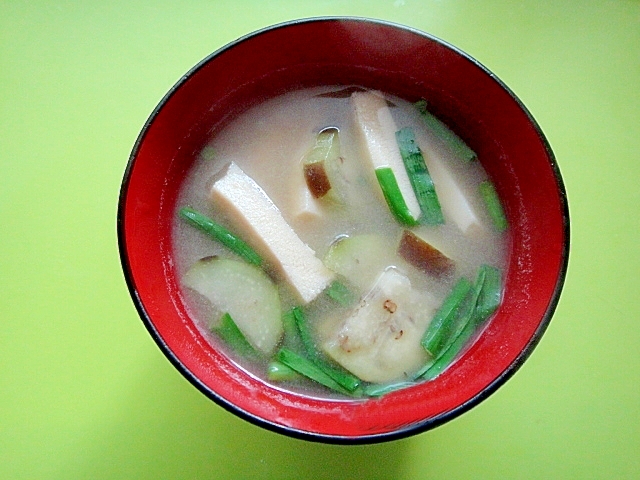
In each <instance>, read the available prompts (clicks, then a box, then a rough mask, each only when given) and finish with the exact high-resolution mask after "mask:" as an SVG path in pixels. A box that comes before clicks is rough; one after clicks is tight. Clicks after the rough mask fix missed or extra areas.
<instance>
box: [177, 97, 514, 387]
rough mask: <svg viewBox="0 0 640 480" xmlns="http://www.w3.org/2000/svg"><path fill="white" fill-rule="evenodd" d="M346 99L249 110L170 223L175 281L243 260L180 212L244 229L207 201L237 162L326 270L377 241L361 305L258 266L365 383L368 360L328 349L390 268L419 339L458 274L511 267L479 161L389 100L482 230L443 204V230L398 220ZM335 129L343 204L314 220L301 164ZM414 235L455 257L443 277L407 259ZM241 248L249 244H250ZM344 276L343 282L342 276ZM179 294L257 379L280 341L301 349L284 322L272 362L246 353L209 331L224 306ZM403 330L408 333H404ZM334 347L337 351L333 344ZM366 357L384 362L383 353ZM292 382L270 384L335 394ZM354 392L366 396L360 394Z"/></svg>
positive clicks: (408, 106)
mask: <svg viewBox="0 0 640 480" xmlns="http://www.w3.org/2000/svg"><path fill="white" fill-rule="evenodd" d="M356 90H357V89H356ZM342 92H345V90H344V87H319V88H312V89H305V90H299V91H294V92H290V93H287V94H284V95H282V96H279V97H276V98H273V99H270V100H268V101H265V102H264V103H262V104H259V105H256V106H254V107H252V108H250V109H248V110H247V111H246V112H244V113H242V114H241V115H239V116H238V117H237V118H235V119H234V120H233V121H232V122H230V123H229V124H228V125H226V126H225V127H224V128H222V129H221V130H220V131H218V132H215V134H214V135H213V136H212V138H211V140H210V142H209V143H208V144H207V145H206V146H205V147H204V148H203V149H202V151H201V152H200V153H199V155H198V158H197V160H196V161H195V163H194V165H193V167H192V169H191V170H190V172H189V173H188V175H187V177H186V179H185V181H184V184H183V186H182V187H181V191H180V194H179V198H178V201H177V209H176V215H175V223H174V225H173V245H174V259H175V266H176V269H177V273H178V278H183V277H184V276H185V275H186V274H187V273H188V272H189V270H190V269H191V268H192V266H193V265H194V264H196V263H197V262H198V261H200V260H201V259H203V258H208V257H212V256H215V257H220V258H229V259H234V260H238V256H237V255H236V254H234V253H232V252H230V251H229V249H228V248H227V247H225V246H223V245H221V244H220V243H219V242H217V241H215V240H212V239H211V238H210V237H208V236H207V235H205V234H203V233H202V231H200V230H198V229H196V228H194V227H193V226H192V225H190V224H188V223H187V222H185V221H184V219H182V218H180V216H179V215H178V210H179V209H180V208H182V207H184V206H190V207H192V208H193V209H195V210H197V211H199V212H202V213H203V214H204V215H206V216H207V217H209V218H211V219H214V220H215V221H216V222H219V223H220V224H221V225H224V226H226V227H227V228H228V229H229V230H231V231H232V232H234V233H235V231H236V230H237V226H236V223H235V217H234V215H235V214H234V213H233V212H229V211H228V210H225V208H224V207H221V206H220V205H219V204H216V202H214V201H212V199H211V193H210V192H211V188H212V185H213V184H214V183H215V182H216V181H217V180H218V179H219V178H221V177H222V176H224V175H225V171H226V169H227V168H228V165H229V164H235V165H237V166H238V167H239V168H240V169H241V170H242V172H244V173H245V174H246V175H247V176H248V177H250V178H251V179H253V181H255V183H256V184H258V185H259V187H260V188H261V189H262V190H263V191H264V193H265V194H266V195H267V196H268V197H269V198H270V199H271V201H272V202H273V204H274V205H275V206H276V207H277V209H278V210H279V212H280V214H281V216H282V218H283V219H284V220H285V221H286V223H287V224H288V225H289V226H290V227H291V229H292V230H293V231H294V232H295V234H296V235H297V236H298V237H299V238H300V240H301V241H302V242H303V243H304V244H306V245H308V246H309V247H310V248H311V249H312V250H313V251H314V252H315V256H316V257H317V258H318V259H320V260H321V261H323V262H325V263H327V262H328V261H327V260H326V259H327V258H328V257H327V256H328V255H329V254H330V252H331V251H332V248H334V247H335V246H336V244H338V243H339V242H340V241H341V240H343V239H345V238H350V239H353V238H357V239H363V240H362V244H363V245H365V248H369V245H373V246H372V247H371V248H372V253H371V254H367V253H366V252H364V253H363V255H369V257H368V259H367V262H368V264H370V266H371V268H372V269H373V271H371V272H366V273H362V274H360V271H358V272H359V273H358V275H357V278H353V279H351V281H347V282H346V283H347V285H348V287H349V288H350V289H351V291H352V293H353V295H354V297H355V300H354V301H353V302H352V303H350V304H339V303H336V302H334V301H332V299H331V298H328V297H327V296H326V295H325V294H323V293H321V294H318V295H317V296H316V297H315V298H314V299H313V300H311V301H309V302H301V301H300V299H299V297H298V296H297V295H296V294H295V291H293V289H292V288H291V286H290V285H288V282H287V281H286V280H284V279H283V276H282V275H281V273H280V272H279V270H278V268H276V267H275V266H274V265H273V262H272V261H271V260H270V259H269V258H267V259H266V261H265V263H264V264H263V265H262V266H261V268H262V269H263V270H264V271H265V272H266V273H267V275H268V276H269V278H270V279H271V280H272V281H273V283H274V284H275V285H276V288H277V291H278V294H279V299H280V306H281V310H282V312H283V313H284V312H287V311H289V310H290V309H291V308H293V307H300V306H301V307H302V308H303V309H304V311H305V316H306V320H307V321H308V324H309V325H310V326H311V330H312V334H313V340H314V342H315V346H316V348H317V351H318V352H320V355H321V356H322V357H324V360H326V361H327V362H328V363H331V364H339V365H342V367H344V368H345V369H346V370H348V371H351V370H356V372H352V373H357V372H361V371H364V372H366V375H365V376H367V375H368V374H369V371H368V370H367V367H366V366H362V365H361V363H362V362H363V361H365V360H366V358H368V357H362V358H361V359H356V360H355V361H354V362H351V360H345V363H341V362H340V361H339V360H340V358H341V357H340V356H337V357H336V356H332V355H331V354H330V352H331V351H332V350H331V349H334V350H335V349H339V348H340V347H344V345H345V342H348V341H349V340H345V337H346V335H345V334H344V332H343V333H342V334H338V333H336V332H338V331H340V329H341V328H342V329H344V328H345V327H344V322H345V318H347V317H350V316H353V315H354V313H353V312H354V310H357V309H358V308H361V307H362V304H363V302H364V301H365V300H363V299H365V298H366V297H367V295H368V294H369V293H370V291H371V289H372V288H373V286H374V284H376V281H377V279H378V278H379V277H380V276H381V275H382V274H383V272H385V271H389V269H391V270H393V272H394V275H396V273H397V275H396V277H397V279H399V280H398V281H399V282H401V283H402V282H407V283H406V284H407V285H409V284H410V286H411V292H412V293H411V295H410V298H409V297H407V298H408V299H407V300H406V301H407V302H409V303H410V304H411V308H410V309H409V314H408V315H409V318H410V320H411V327H412V328H413V327H415V329H416V332H417V333H416V332H414V334H417V335H419V336H420V337H422V334H423V333H424V332H425V331H426V330H427V328H428V326H429V324H430V322H431V320H432V318H433V317H434V315H435V314H436V312H437V311H438V309H439V308H440V307H441V305H442V304H443V302H444V301H445V299H446V298H447V296H448V295H449V293H450V292H451V291H452V289H453V288H454V286H455V285H456V283H457V281H458V280H459V279H460V278H461V277H465V278H468V279H469V280H470V281H471V282H473V281H474V279H475V278H476V273H477V272H478V269H479V268H480V267H481V266H482V265H491V266H493V267H495V268H497V269H503V267H504V264H505V257H506V248H507V246H506V236H505V233H504V232H500V231H497V230H496V229H495V228H493V227H492V220H491V218H490V216H489V214H488V213H487V209H486V207H485V206H484V204H483V200H482V198H481V195H480V194H479V193H478V186H479V185H480V184H481V183H482V182H485V181H486V180H487V175H486V173H485V172H484V170H483V169H482V167H481V165H480V163H479V162H478V161H471V162H464V161H461V160H460V159H459V158H456V155H455V153H454V152H452V151H451V149H450V148H448V146H447V145H446V143H444V142H443V141H442V140H441V139H440V138H439V137H438V136H437V135H436V134H435V133H434V132H433V131H430V130H429V128H428V127H427V126H426V125H425V123H424V121H423V119H422V118H421V115H420V113H419V112H418V110H416V108H415V107H414V105H413V104H412V103H410V102H407V101H405V100H403V99H400V98H396V97H394V96H390V95H385V100H386V103H387V105H388V110H389V112H390V113H391V116H392V117H393V120H394V122H395V125H396V126H397V128H398V129H400V128H403V127H410V128H411V129H412V130H413V132H414V133H415V138H416V141H417V144H418V145H419V147H420V149H421V150H422V153H423V155H424V158H425V161H426V164H427V167H428V168H429V170H430V171H431V174H432V176H433V181H434V183H435V188H436V192H437V193H438V195H440V191H439V188H440V187H439V184H438V182H437V180H438V177H437V175H436V173H437V168H433V169H432V165H431V163H430V160H431V159H433V158H437V159H439V160H440V161H441V162H443V163H444V164H446V165H447V168H448V174H449V175H451V176H453V178H455V179H456V182H457V183H456V184H457V185H458V187H459V188H460V191H461V192H462V193H463V194H464V196H465V198H466V199H467V200H468V202H469V204H470V205H471V208H472V210H473V211H474V212H475V214H476V217H477V221H478V225H479V226H474V227H472V228H470V229H468V230H467V231H463V230H462V229H461V227H460V226H459V225H458V224H457V223H456V222H455V221H453V220H452V218H450V216H449V214H448V213H447V209H446V208H445V206H444V204H443V208H442V209H443V215H444V223H443V224H439V225H423V224H418V225H411V226H407V225H403V224H401V222H399V221H398V219H397V218H396V216H394V214H393V213H392V212H391V210H390V207H389V206H388V204H387V203H385V199H384V197H383V195H382V194H381V193H380V186H379V185H378V183H377V180H376V176H375V174H374V172H373V170H372V169H371V168H370V162H368V160H367V159H366V158H365V157H366V155H367V154H366V152H365V150H366V149H365V147H364V146H363V145H364V141H363V138H362V131H361V128H360V127H359V126H358V124H357V120H356V116H355V115H354V107H353V99H352V98H351V95H348V94H346V93H344V94H343V93H342ZM327 127H334V128H335V129H337V131H338V132H339V133H338V136H339V147H340V164H339V176H340V181H341V187H340V190H341V191H340V200H339V201H338V202H333V201H327V202H324V203H323V202H322V201H320V204H321V205H320V213H319V214H307V213H308V212H304V211H303V210H304V207H301V200H300V195H301V193H300V192H301V191H302V190H301V189H304V177H303V174H302V169H301V164H302V161H303V159H304V158H305V155H307V153H308V152H309V151H310V149H312V148H313V146H314V144H315V143H316V139H317V138H318V137H317V136H318V134H319V132H321V131H322V130H323V129H326V128H327ZM301 185H302V187H301ZM443 202H444V197H441V203H443ZM316 213H317V212H316ZM407 230H408V231H411V232H413V233H415V235H417V236H418V237H419V238H421V239H423V240H425V241H427V242H428V243H429V244H430V245H432V246H434V247H435V248H436V249H438V250H439V251H441V252H442V253H443V254H445V255H446V257H448V258H449V259H451V260H452V261H453V267H452V268H449V269H448V270H447V271H446V272H445V273H442V274H430V273H428V272H427V273H425V271H424V270H423V269H421V268H417V267H416V266H415V265H413V264H411V262H409V261H407V260H406V259H405V258H403V257H402V256H401V255H398V253H397V251H398V243H399V241H400V239H401V237H402V235H403V232H405V231H407ZM244 240H245V241H247V243H249V244H251V243H252V241H251V238H244ZM370 240H371V242H370ZM367 242H370V243H367ZM380 252H382V253H380ZM239 261H242V260H239ZM340 261H342V260H340ZM367 262H365V263H367ZM356 263H359V259H356ZM396 277H394V278H396ZM337 278H340V279H342V278H343V277H342V272H340V275H339V276H338V277H337ZM394 281H395V280H394ZM367 285H369V287H367ZM238 288H239V289H242V288H243V286H242V285H238ZM389 288H391V287H389ZM393 288H395V287H393ZM182 293H183V298H184V300H185V302H186V305H187V307H188V310H189V312H190V315H191V316H192V318H193V320H194V322H195V324H196V325H197V326H198V328H199V329H200V330H201V331H202V333H203V335H204V336H205V337H206V338H207V339H208V341H210V342H211V343H212V344H213V345H214V346H215V348H216V349H220V350H222V351H224V352H225V353H226V354H227V355H228V356H229V357H230V358H231V359H232V360H233V361H234V362H236V363H238V364H239V365H240V366H241V367H242V368H244V369H246V370H247V371H249V372H250V373H251V374H252V375H255V376H257V377H260V378H263V379H266V378H267V373H266V372H267V365H268V364H269V363H270V362H271V361H272V360H273V358H275V355H276V352H277V351H278V350H279V349H280V347H282V346H283V345H284V346H287V347H290V348H291V349H293V350H296V349H297V350H298V351H299V352H302V351H304V346H303V345H302V343H301V342H300V341H297V340H294V341H291V340H290V339H287V338H286V335H287V329H286V326H285V328H284V334H283V336H282V337H281V338H282V339H281V340H280V341H279V343H278V345H277V347H276V349H275V350H274V351H273V353H272V354H270V355H250V356H249V357H246V356H244V355H241V354H239V353H238V352H235V351H234V350H233V349H232V348H229V346H228V345H225V344H224V342H222V341H221V340H220V339H219V338H218V336H217V335H216V334H214V333H211V332H210V330H209V327H210V325H211V323H212V321H214V322H215V321H217V318H213V317H217V316H219V315H220V314H221V313H223V312H221V311H220V310H219V309H218V308H215V307H214V308H212V307H211V305H210V302H209V301H208V300H206V299H205V298H203V296H202V295H200V294H198V293H195V292H194V291H193V289H191V288H183V289H182ZM394 305H395V304H394ZM394 308H395V306H394ZM354 321H355V320H354ZM398 334H399V335H400V334H408V333H406V332H405V330H402V329H401V330H399V333H398ZM340 335H342V336H340ZM338 337H339V339H338ZM403 341H404V340H403ZM407 341H409V340H407ZM332 342H333V343H332ZM413 343H414V344H415V342H413ZM329 344H331V345H332V346H328V345H329ZM412 345H413V344H412ZM414 347H415V345H414V346H413V347H411V348H413V349H414V350H415V348H414ZM344 348H346V347H344ZM416 352H417V351H416ZM342 353H344V352H342ZM342 353H341V354H342ZM368 355H371V358H377V357H375V355H376V354H375V353H369V354H368ZM381 355H383V354H381ZM415 355H420V354H419V353H415ZM424 355H425V357H424V362H429V361H432V360H433V359H432V358H430V356H429V355H428V354H426V353H425V354H424ZM388 361H392V359H390V358H386V357H385V359H384V362H388ZM350 362H351V363H350ZM424 362H423V360H419V359H418V358H417V357H416V360H415V361H414V362H413V363H409V364H407V365H410V371H405V370H403V369H400V370H401V371H402V374H400V375H396V374H393V373H389V374H388V375H387V374H385V373H384V371H383V370H384V367H383V366H381V367H380V368H378V369H377V370H376V371H375V372H372V373H371V378H373V380H366V379H365V380H364V381H363V385H370V384H376V383H380V384H387V383H396V382H404V381H412V380H413V378H414V376H415V373H416V371H418V370H420V363H424ZM352 367H353V368H352ZM380 372H382V373H380ZM292 378H293V379H292V380H288V379H284V380H282V381H279V382H273V383H274V385H275V386H276V387H278V388H286V389H290V390H296V391H302V392H304V393H306V394H311V395H320V396H323V395H324V396H332V397H333V396H335V395H336V393H335V392H333V391H331V390H330V389H326V388H324V387H322V386H319V385H318V384H316V383H314V382H313V381H310V380H307V379H305V378H303V376H299V377H292ZM418 381H420V380H418ZM338 395H339V394H338ZM357 396H363V395H362V393H359V394H358V395H357Z"/></svg>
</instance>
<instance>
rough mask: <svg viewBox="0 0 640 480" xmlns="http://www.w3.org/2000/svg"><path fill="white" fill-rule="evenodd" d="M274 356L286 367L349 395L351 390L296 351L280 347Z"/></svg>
mask: <svg viewBox="0 0 640 480" xmlns="http://www.w3.org/2000/svg"><path fill="white" fill-rule="evenodd" d="M276 358H277V359H278V361H280V362H282V363H284V364H285V365H286V366H287V367H289V368H291V369H292V370H295V371H296V372H298V373H300V374H302V375H304V376H305V377H307V378H310V379H311V380H313V381H315V382H318V383H319V384H321V385H324V386H325V387H328V388H330V389H332V390H336V391H338V392H340V393H344V394H345V395H351V392H350V391H349V390H347V389H345V388H344V387H343V386H342V385H340V384H339V383H338V382H336V381H335V380H334V379H333V378H332V377H331V376H329V375H328V374H327V373H325V372H324V370H322V369H321V368H320V367H319V366H318V365H317V364H316V363H314V362H312V361H311V360H309V359H307V358H304V357H302V356H300V355H298V354H297V353H295V352H293V351H292V350H289V349H288V348H282V349H280V351H279V352H278V354H277V356H276Z"/></svg>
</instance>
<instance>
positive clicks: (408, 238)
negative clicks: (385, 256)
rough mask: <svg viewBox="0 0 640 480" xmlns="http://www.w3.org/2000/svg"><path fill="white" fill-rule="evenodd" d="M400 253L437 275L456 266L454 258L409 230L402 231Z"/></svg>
mask: <svg viewBox="0 0 640 480" xmlns="http://www.w3.org/2000/svg"><path fill="white" fill-rule="evenodd" d="M398 254H399V255H400V256H401V257H402V258H404V259H405V260H406V261H407V262H409V263H410V264H411V265H413V266H414V267H416V268H418V269H419V270H422V271H423V272H426V273H429V274H431V275H435V276H441V275H446V274H447V273H450V272H451V271H452V270H453V269H454V268H455V263H454V262H453V260H451V259H450V258H449V257H447V256H446V255H445V254H443V253H442V252H441V251H440V250H438V249H437V248H435V247H433V246H431V245H430V244H429V243H427V242H425V241H424V240H423V239H421V238H420V237H418V236H417V235H416V234H415V233H413V232H411V231H409V230H404V232H403V233H402V238H401V239H400V246H399V247H398Z"/></svg>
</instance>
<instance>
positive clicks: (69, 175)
mask: <svg viewBox="0 0 640 480" xmlns="http://www.w3.org/2000/svg"><path fill="white" fill-rule="evenodd" d="M99 5H101V6H99ZM318 15H357V16H369V17H375V18H381V19H386V20H391V21H394V22H399V23H404V24H407V25H410V26H413V27H416V28H419V29H422V30H425V31H427V32H430V33H432V34H435V35H436V36H439V37H440V38H443V39H444V40H446V41H448V42H451V43H453V44H455V45H457V46H458V47H460V48H462V49H463V50H466V51H467V52H468V53H470V54H471V55H473V56H475V57H476V58H477V59H478V60H479V61H480V62H482V63H483V64H484V65H486V66H487V67H488V68H490V69H491V70H493V71H494V72H495V73H496V74H497V75H498V76H499V77H500V78H501V79H502V80H503V81H505V82H506V83H507V84H508V85H509V86H510V87H511V88H512V89H513V91H514V92H515V93H516V94H517V95H518V96H519V97H520V98H521V99H522V100H523V102H524V103H525V104H526V105H527V106H528V108H529V109H530V110H531V112H532V113H533V115H534V116H535V117H536V119H537V120H538V122H539V123H540V125H541V126H542V129H543V130H544V132H545V134H546V135H547V137H548V139H549V141H550V143H551V145H552V147H553V149H554V151H555V153H556V156H557V158H558V162H559V164H560V168H561V170H562V173H563V176H564V180H565V182H566V187H567V191H568V196H569V202H570V209H571V221H572V232H571V233H572V254H571V258H570V268H569V274H568V277H567V282H566V285H565V290H564V294H563V296H562V299H561V301H560V304H559V307H558V310H557V313H556V315H555V317H554V319H553V321H552V323H551V326H550V328H549V330H548V331H547V334H546V335H545V337H544V338H543V339H542V342H541V343H540V345H539V347H538V348H537V349H536V351H535V352H534V354H533V355H532V357H531V358H530V360H529V361H528V362H527V363H526V364H525V366H524V367H523V368H522V369H521V370H520V371H519V372H518V373H517V374H516V375H515V377H513V378H512V379H511V380H510V381H509V382H507V384H506V385H505V386H504V387H503V388H501V389H500V390H498V392H497V393H496V394H494V395H493V396H491V397H490V398H489V399H488V400H487V401H485V402H484V403H482V404H480V405H479V406H478V407H477V408H475V409H473V410H472V411H470V412H468V413H467V414H465V415H463V416H462V417H459V418H458V419H456V420H454V421H453V422H451V423H449V424H446V425H444V426H442V427H440V428H437V429H436V430H434V431H432V432H428V433H425V434H422V435H419V436H416V437H413V438H410V439H407V440H403V441H397V442H393V443H388V444H382V445H373V446H362V447H339V446H325V445H318V444H312V443H306V442H302V441H298V440H292V439H289V438H286V437H283V436H280V435H276V434H273V433H270V432H267V431H264V430H261V429H259V428H257V427H254V426H252V425H250V424H248V423H246V422H244V421H242V420H239V419H237V418H236V417H234V416H233V415H231V414H229V413H227V412H226V411H225V410H223V409H222V408H220V407H218V406H216V405H215V404H213V403H212V402H210V401H209V400H207V399H206V398H205V397H204V396H203V395H202V394H200V393H199V392H198V391H196V389H195V388H194V387H192V386H191V385H190V384H189V383H188V382H187V381H186V380H184V379H183V378H182V377H181V376H180V374H179V373H178V372H177V371H175V370H174V369H173V367H172V366H171V365H170V364H169V362H168V361H167V360H166V359H165V358H164V357H163V356H162V354H161V353H160V351H159V349H158V348H157V347H156V345H155V344H154V343H153V341H152V340H151V338H150V337H149V335H148V334H147V332H146V330H145V328H144V327H143V325H142V322H141V321H140V320H139V319H138V317H137V315H136V312H135V310H134V307H133V305H132V302H131V300H130V298H129V293H128V291H127V289H126V287H125V284H124V281H123V277H122V274H121V271H120V263H119V257H118V250H117V241H116V228H115V218H116V204H117V201H118V191H119V187H120V181H121V178H122V174H123V171H124V167H125V163H126V161H127V158H128V155H129V153H130V150H131V147H132V145H133V143H134V141H135V139H136V136H137V134H138V132H139V130H140V128H141V127H142V124H143V123H144V121H145V120H146V118H147V117H148V115H149V113H150V112H151V110H152V109H153V108H154V106H155V105H156V103H157V102H158V101H159V100H160V98H161V97H162V96H163V95H164V93H165V92H166V91H167V90H168V89H169V88H170V87H171V86H172V85H173V84H174V83H175V82H176V81H177V80H178V79H179V78H180V76H181V75H182V74H183V73H185V72H186V71H187V70H188V69H189V68H190V67H191V66H192V65H194V64H195V63H197V62H198V61H200V60H201V59H202V58H203V57H205V56H206V55H208V54H209V53H210V52H212V51H213V50H215V49H217V48H219V47H221V46H222V45H224V44H226V43H227V42H229V41H231V40H233V39H235V38H236V37H238V36H240V35H244V34H246V33H248V32H251V31H253V30H255V29H258V28H261V27H264V26H267V25H269V24H273V23H277V22H281V21H284V20H289V19H293V18H296V17H309V16H318ZM639 92H640V3H639V2H638V1H637V0H636V1H630V0H627V1H623V0H618V1H616V0H608V1H605V0H602V1H568V0H565V1H560V0H553V1H552V0H548V1H541V0H522V1H517V2H516V1H514V2H507V1H497V0H496V1H488V2H483V1H479V0H455V1H454V0H421V1H418V0H395V1H394V0H385V1H371V0H358V1H348V2H347V1H337V0H316V1H315V2H311V1H300V2H294V1H254V2H250V1H243V0H235V1H233V2H232V1H219V2H218V1H200V2H197V1H188V2H135V1H126V2H124V1H119V2H80V1H77V2H60V1H56V2H53V1H52V2H37V1H31V2H27V1H12V0H0V221H1V223H0V232H1V234H0V249H1V250H0V292H1V295H2V300H1V301H0V321H1V324H0V478H2V479H22V478H24V479H39V478H47V479H65V480H68V479H76V478H83V479H84V478H86V479H101V478H112V479H116V478H117V479H125V478H126V479H129V478H131V479H144V478H149V479H165V478H166V479H182V478H184V479H187V478H197V479H204V478H313V479H316V478H341V477H344V478H394V479H413V478H439V479H441V478H447V479H457V478H474V479H478V478H491V479H497V478H505V479H521V478H522V479H524V478H526V479H530V478H544V479H554V478H562V479H564V478H580V479H586V478H611V479H613V478H615V479H619V478H629V479H631V478H640V291H639V287H640V282H639V281H638V277H639V275H640V247H639V240H640V238H639V237H640V235H639V234H638V232H639V230H640V220H639V219H640V214H639V212H638V210H639V207H640V187H639V186H638V183H639V181H640V167H639V166H638V165H639V164H640V155H639V152H640V132H639V131H638V130H639V127H640V93H639Z"/></svg>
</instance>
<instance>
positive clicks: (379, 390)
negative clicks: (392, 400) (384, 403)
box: [363, 382, 415, 397]
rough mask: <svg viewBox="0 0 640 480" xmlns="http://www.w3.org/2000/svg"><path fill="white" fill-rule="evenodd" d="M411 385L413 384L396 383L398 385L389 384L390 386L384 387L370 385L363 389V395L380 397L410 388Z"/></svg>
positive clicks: (376, 384)
mask: <svg viewBox="0 0 640 480" xmlns="http://www.w3.org/2000/svg"><path fill="white" fill-rule="evenodd" d="M411 385H415V382H398V383H391V384H384V385H380V384H378V383H372V384H369V385H367V386H366V387H364V389H363V393H364V394H365V395H366V396H367V397H382V396H383V395H386V394H387V393H391V392H395V391H396V390H400V389H402V388H406V387H410V386H411Z"/></svg>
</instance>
